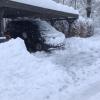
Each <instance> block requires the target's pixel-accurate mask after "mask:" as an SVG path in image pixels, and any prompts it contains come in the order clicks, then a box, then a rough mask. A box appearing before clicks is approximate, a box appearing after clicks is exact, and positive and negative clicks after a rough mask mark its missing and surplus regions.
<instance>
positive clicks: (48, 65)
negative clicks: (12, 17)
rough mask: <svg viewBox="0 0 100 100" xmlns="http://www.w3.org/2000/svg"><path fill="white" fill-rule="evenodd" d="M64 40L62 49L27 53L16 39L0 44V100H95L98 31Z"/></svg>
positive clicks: (99, 72) (99, 83)
mask: <svg viewBox="0 0 100 100" xmlns="http://www.w3.org/2000/svg"><path fill="white" fill-rule="evenodd" d="M95 32H97V33H98V34H95V35H94V37H91V38H86V39H84V38H77V37H73V38H69V39H68V38H67V39H66V49H65V50H56V51H53V52H52V53H51V54H47V53H45V52H37V53H34V54H30V53H28V52H27V50H26V48H25V45H24V42H23V40H21V39H19V38H17V39H16V40H13V39H12V40H10V41H8V42H6V43H4V44H0V52H1V54H0V100H73V97H74V100H99V99H98V98H99V97H100V77H99V76H100V34H99V32H100V29H97V30H96V31H95Z"/></svg>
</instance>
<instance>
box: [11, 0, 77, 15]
mask: <svg viewBox="0 0 100 100" xmlns="http://www.w3.org/2000/svg"><path fill="white" fill-rule="evenodd" d="M11 1H15V2H20V3H24V4H29V5H34V6H37V7H42V8H48V9H52V10H57V11H62V12H67V13H73V14H79V13H78V11H77V10H75V9H74V8H72V7H68V6H67V5H66V6H64V5H62V4H60V3H56V2H54V1H52V0H11Z"/></svg>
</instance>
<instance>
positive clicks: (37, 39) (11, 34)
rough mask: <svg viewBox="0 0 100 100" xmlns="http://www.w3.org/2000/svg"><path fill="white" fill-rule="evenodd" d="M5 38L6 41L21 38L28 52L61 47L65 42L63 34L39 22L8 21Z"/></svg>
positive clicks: (45, 23)
mask: <svg viewBox="0 0 100 100" xmlns="http://www.w3.org/2000/svg"><path fill="white" fill-rule="evenodd" d="M5 36H6V37H7V38H8V39H9V38H17V37H20V38H22V39H23V40H24V42H25V45H26V47H27V50H28V51H30V52H33V51H38V50H39V51H41V50H45V51H47V50H50V49H51V48H59V47H63V46H64V40H65V35H64V34H63V33H61V32H59V31H57V30H56V29H55V28H53V27H52V26H51V25H50V24H49V23H47V22H46V21H41V20H14V21H10V22H8V23H7V25H6V31H5Z"/></svg>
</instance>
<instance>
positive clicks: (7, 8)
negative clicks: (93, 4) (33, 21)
mask: <svg viewBox="0 0 100 100" xmlns="http://www.w3.org/2000/svg"><path fill="white" fill-rule="evenodd" d="M18 17H32V18H42V19H46V20H48V19H49V20H55V19H56V20H60V19H67V20H68V22H69V23H72V22H73V20H75V19H77V18H78V14H74V13H67V12H63V11H57V10H53V9H47V8H42V7H38V6H34V5H29V4H24V3H20V2H15V1H11V0H0V26H1V27H0V31H1V33H2V32H3V31H2V29H3V24H2V19H3V18H18ZM72 19H73V20H72Z"/></svg>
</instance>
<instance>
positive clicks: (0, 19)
mask: <svg viewBox="0 0 100 100" xmlns="http://www.w3.org/2000/svg"><path fill="white" fill-rule="evenodd" d="M3 14H4V10H3V9H0V36H3V34H4V25H3Z"/></svg>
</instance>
